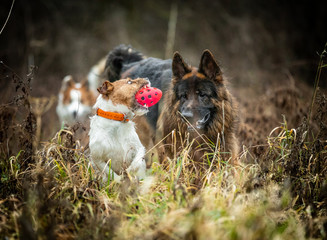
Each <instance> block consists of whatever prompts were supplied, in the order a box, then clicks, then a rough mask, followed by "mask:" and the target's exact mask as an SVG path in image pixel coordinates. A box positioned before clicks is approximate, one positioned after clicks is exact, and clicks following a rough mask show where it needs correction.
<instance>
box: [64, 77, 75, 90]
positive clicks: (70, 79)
mask: <svg viewBox="0 0 327 240" xmlns="http://www.w3.org/2000/svg"><path fill="white" fill-rule="evenodd" d="M74 85H75V81H74V79H73V76H72V75H67V76H66V77H64V78H63V80H62V83H61V89H62V90H63V91H65V90H67V89H68V88H69V87H73V86H74Z"/></svg>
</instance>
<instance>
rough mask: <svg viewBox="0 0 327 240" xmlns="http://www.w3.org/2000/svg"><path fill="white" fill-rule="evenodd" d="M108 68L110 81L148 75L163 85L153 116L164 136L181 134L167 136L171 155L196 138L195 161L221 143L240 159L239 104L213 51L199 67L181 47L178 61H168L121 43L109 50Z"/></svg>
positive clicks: (228, 155) (176, 55)
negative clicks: (185, 59)
mask: <svg viewBox="0 0 327 240" xmlns="http://www.w3.org/2000/svg"><path fill="white" fill-rule="evenodd" d="M106 73H107V75H108V79H109V81H116V80H118V79H120V78H126V77H130V78H137V77H141V78H148V79H149V80H150V82H151V86H153V87H156V88H159V89H161V90H162V92H163V98H164V101H162V102H161V106H160V105H159V107H158V104H157V105H156V106H154V107H153V108H152V109H150V112H149V113H148V115H147V119H148V121H149V123H150V125H151V126H152V127H153V128H154V129H158V130H159V135H161V134H162V135H161V136H162V137H166V136H167V135H169V134H171V133H173V134H174V135H175V138H173V137H166V138H165V139H164V140H163V143H164V144H163V146H164V152H163V153H164V154H165V155H166V156H169V157H172V156H173V153H174V152H179V151H180V150H182V149H183V148H184V147H186V143H191V144H192V145H191V149H192V150H191V151H190V153H191V157H192V158H193V159H194V160H195V161H201V160H203V157H204V156H208V155H206V154H205V153H208V152H211V153H212V152H213V151H212V150H214V149H215V148H217V147H218V146H219V150H220V153H221V154H222V155H224V159H232V162H233V163H234V162H235V160H236V159H237V158H236V157H237V154H238V141H237V138H236V135H235V132H236V128H237V122H238V117H237V107H236V103H235V100H234V99H233V97H232V95H231V94H230V92H229V91H228V90H227V88H226V80H224V78H223V74H222V71H221V69H220V67H219V66H218V64H217V62H216V60H215V59H214V57H213V55H212V54H211V52H210V51H209V50H205V51H204V52H203V54H202V57H201V60H200V64H199V67H198V68H195V67H191V66H189V65H188V64H186V63H185V62H184V60H183V58H182V56H181V55H180V54H179V53H178V52H175V53H174V56H173V59H172V60H171V59H167V60H162V59H157V58H152V57H149V58H147V57H145V56H144V55H143V54H141V53H140V52H138V51H136V50H134V49H133V48H132V47H130V46H126V45H119V46H118V47H116V48H115V49H113V50H112V51H111V52H110V53H109V55H108V58H107V62H106ZM159 115H160V117H159ZM157 135H158V131H157ZM175 144H176V145H175ZM223 153H224V154H223Z"/></svg>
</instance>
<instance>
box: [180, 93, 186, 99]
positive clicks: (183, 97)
mask: <svg viewBox="0 0 327 240" xmlns="http://www.w3.org/2000/svg"><path fill="white" fill-rule="evenodd" d="M179 98H180V99H182V100H183V99H187V94H186V93H182V94H181V95H180V96H179Z"/></svg>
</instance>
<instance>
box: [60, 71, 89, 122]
mask: <svg viewBox="0 0 327 240" xmlns="http://www.w3.org/2000/svg"><path fill="white" fill-rule="evenodd" d="M94 102H95V97H94V95H93V93H92V91H91V90H90V89H89V87H88V82H87V81H82V82H75V81H74V79H73V77H72V76H71V75H67V76H66V77H64V79H63V80H62V84H61V89H60V92H59V95H58V104H57V108H56V111H57V115H58V117H59V121H60V123H61V124H68V125H72V124H75V123H76V122H81V123H84V122H85V121H87V120H88V118H89V116H90V115H91V113H92V106H93V104H94Z"/></svg>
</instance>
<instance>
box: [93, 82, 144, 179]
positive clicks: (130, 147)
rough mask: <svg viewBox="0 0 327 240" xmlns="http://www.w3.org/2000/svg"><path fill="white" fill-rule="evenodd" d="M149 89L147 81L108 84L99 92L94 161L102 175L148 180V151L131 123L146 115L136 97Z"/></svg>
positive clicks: (95, 118)
mask: <svg viewBox="0 0 327 240" xmlns="http://www.w3.org/2000/svg"><path fill="white" fill-rule="evenodd" d="M147 85H150V83H149V81H148V80H147V79H144V78H138V79H134V80H132V79H122V80H119V81H116V82H113V83H111V82H109V81H106V82H104V83H103V84H102V86H101V87H99V88H98V92H99V93H100V95H99V96H98V98H97V100H96V103H95V105H94V108H95V109H96V111H97V114H96V115H95V116H93V117H92V118H91V124H90V133H89V136H90V142H89V147H90V153H91V161H92V163H93V165H94V166H95V167H96V169H97V170H98V171H99V172H100V173H101V174H102V177H103V180H104V181H107V180H108V177H109V178H110V179H114V180H116V181H118V182H119V181H120V180H121V177H122V174H123V173H124V172H125V171H127V172H128V173H129V174H131V175H135V176H137V177H139V178H144V177H145V170H146V163H145V160H144V155H145V148H144V146H143V145H142V143H141V141H140V139H139V136H138V135H137V133H136V131H135V125H134V122H133V121H132V119H133V118H134V116H140V115H143V114H145V113H146V112H147V111H148V109H147V107H144V106H142V105H140V104H139V103H138V102H137V101H136V100H135V94H136V93H137V92H138V91H139V90H140V89H141V88H143V87H145V86H147Z"/></svg>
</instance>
